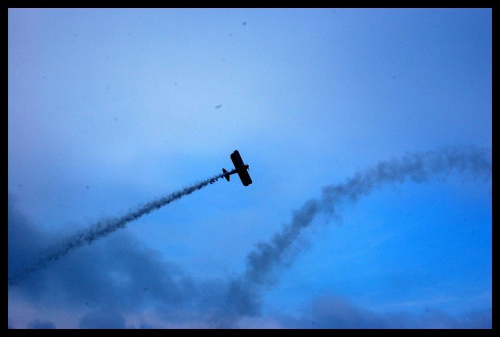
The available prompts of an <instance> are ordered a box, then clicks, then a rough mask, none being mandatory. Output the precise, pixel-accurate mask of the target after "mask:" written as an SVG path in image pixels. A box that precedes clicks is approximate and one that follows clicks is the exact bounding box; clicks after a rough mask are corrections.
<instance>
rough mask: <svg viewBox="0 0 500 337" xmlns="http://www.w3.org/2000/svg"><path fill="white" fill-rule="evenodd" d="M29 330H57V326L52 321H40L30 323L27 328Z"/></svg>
mask: <svg viewBox="0 0 500 337" xmlns="http://www.w3.org/2000/svg"><path fill="white" fill-rule="evenodd" d="M26 328H27V329H55V328H56V326H55V324H54V323H52V322H50V321H40V320H38V319H36V320H34V321H33V322H30V323H29V324H28V325H27V326H26Z"/></svg>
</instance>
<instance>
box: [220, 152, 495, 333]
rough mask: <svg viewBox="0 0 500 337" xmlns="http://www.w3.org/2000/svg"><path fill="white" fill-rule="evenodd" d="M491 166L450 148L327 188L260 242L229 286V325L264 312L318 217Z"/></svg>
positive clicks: (483, 156)
mask: <svg viewBox="0 0 500 337" xmlns="http://www.w3.org/2000/svg"><path fill="white" fill-rule="evenodd" d="M491 165H492V164H491V150H489V149H478V148H475V147H469V148H457V147H445V148H441V149H438V150H435V151H428V152H424V153H416V154H406V155H405V156H403V157H402V158H400V159H392V160H388V161H382V162H380V163H379V164H378V165H376V166H375V167H373V168H369V169H366V170H362V171H359V172H357V173H355V174H354V175H353V176H352V177H351V178H348V179H347V180H346V181H345V182H343V183H339V184H335V185H329V186H326V187H323V189H322V194H321V197H320V198H318V199H315V198H313V199H310V200H307V201H306V202H305V203H304V204H303V205H302V207H300V208H299V209H298V210H296V211H295V212H294V213H293V216H292V220H291V222H290V223H289V224H287V225H285V226H284V227H283V229H282V230H281V231H280V232H278V233H276V234H275V235H274V236H273V237H272V238H271V239H270V240H269V241H268V242H259V243H257V244H256V245H255V249H254V250H253V251H251V252H250V253H249V254H248V255H247V261H246V269H245V272H244V273H243V274H242V275H241V276H239V277H237V278H235V279H233V280H232V281H231V282H230V285H229V287H228V291H227V302H228V304H227V307H228V308H231V309H232V313H231V314H230V317H229V318H228V319H227V321H228V322H229V324H231V322H234V321H235V320H237V319H238V318H241V317H242V316H247V315H252V314H255V313H257V312H258V311H259V308H260V297H259V293H260V292H261V291H262V290H263V287H265V286H269V285H270V284H272V283H273V281H274V279H273V274H274V272H275V271H276V270H277V269H278V268H280V267H283V266H284V265H285V264H286V263H285V262H289V261H290V253H291V251H292V249H291V248H293V247H294V243H295V242H296V241H297V239H298V238H299V237H300V235H301V233H302V231H303V230H304V229H305V228H307V227H309V226H310V225H311V224H312V222H313V220H314V219H315V217H316V216H317V215H318V214H320V213H326V214H328V215H335V209H336V207H337V206H338V205H340V204H341V203H343V202H346V201H351V202H355V201H357V200H358V198H359V197H361V196H366V195H368V194H370V193H371V192H373V191H374V190H375V189H377V188H380V187H382V186H383V185H385V184H390V183H396V182H398V183H403V182H405V181H407V180H410V181H413V182H416V183H422V182H426V181H428V180H429V179H430V178H432V177H438V178H442V179H444V178H446V177H447V176H448V175H449V174H450V173H451V172H452V171H453V170H455V171H457V172H458V173H460V174H461V175H463V177H468V176H470V177H471V178H481V177H483V178H484V179H489V178H491V168H492V167H491ZM235 301H237V302H238V303H235Z"/></svg>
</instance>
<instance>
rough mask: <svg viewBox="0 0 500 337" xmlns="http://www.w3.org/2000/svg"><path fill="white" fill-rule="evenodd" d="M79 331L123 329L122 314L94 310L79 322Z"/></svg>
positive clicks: (123, 320)
mask: <svg viewBox="0 0 500 337" xmlns="http://www.w3.org/2000/svg"><path fill="white" fill-rule="evenodd" d="M78 327H79V328H81V329H125V328H126V326H125V318H124V317H123V315H122V314H120V313H118V312H115V311H109V310H95V311H91V312H89V313H88V314H86V315H85V316H84V317H83V318H82V319H81V320H80V322H79V324H78Z"/></svg>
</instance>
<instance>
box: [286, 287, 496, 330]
mask: <svg viewBox="0 0 500 337" xmlns="http://www.w3.org/2000/svg"><path fill="white" fill-rule="evenodd" d="M278 320H279V321H280V323H281V324H282V325H283V326H284V327H287V328H295V329H415V328H416V329H491V325H492V323H491V322H492V318H491V309H489V310H483V311H473V312H468V313H464V314H462V315H460V316H457V317H453V316H451V315H449V314H447V313H445V312H443V311H440V310H435V309H427V310H424V311H423V312H422V313H409V312H397V313H387V314H378V313H375V312H373V311H370V310H367V309H363V308H361V307H359V306H356V305H354V304H353V303H351V302H350V301H349V300H347V299H345V298H342V297H337V296H331V295H326V296H321V297H318V298H316V299H314V300H313V301H312V302H311V303H310V304H309V306H308V308H307V309H306V310H305V311H304V313H303V314H302V315H300V316H299V317H298V318H295V317H291V316H281V317H279V318H278Z"/></svg>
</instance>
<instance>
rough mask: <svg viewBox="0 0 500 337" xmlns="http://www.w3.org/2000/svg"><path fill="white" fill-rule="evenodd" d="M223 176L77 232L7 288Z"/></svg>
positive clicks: (46, 254) (24, 270) (13, 278)
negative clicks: (71, 252) (48, 264)
mask: <svg viewBox="0 0 500 337" xmlns="http://www.w3.org/2000/svg"><path fill="white" fill-rule="evenodd" d="M223 175H224V174H219V175H216V176H214V177H212V178H210V179H207V180H204V181H202V182H198V183H196V184H194V185H191V186H188V187H186V188H184V189H182V190H180V191H177V192H174V193H172V194H169V195H167V196H165V197H163V198H160V199H158V200H155V201H152V202H150V203H147V204H146V205H144V206H142V207H139V208H138V209H137V210H135V211H132V212H129V213H127V214H125V215H123V216H121V217H118V218H109V219H106V220H102V221H99V222H98V223H96V224H95V225H93V226H92V227H90V228H88V229H85V230H83V231H79V232H78V233H76V234H75V235H73V236H70V237H69V238H67V239H65V240H63V241H62V242H61V243H59V244H57V245H55V246H54V247H53V248H52V249H50V250H47V251H46V252H44V253H42V254H41V256H40V257H39V258H38V260H37V261H36V262H34V263H33V264H32V265H30V266H28V267H25V268H24V269H23V270H22V271H21V272H19V273H17V274H15V275H13V276H9V281H8V283H9V286H11V285H15V284H16V283H17V282H19V281H21V280H22V279H24V278H25V277H26V276H27V275H29V274H30V273H32V272H34V271H36V270H38V269H40V268H42V267H44V266H46V265H47V263H49V262H51V261H55V260H58V259H60V258H61V257H63V256H65V255H66V254H68V253H69V252H70V251H72V250H73V249H75V248H78V247H81V246H83V245H85V244H90V243H92V242H93V241H95V240H97V239H100V238H102V237H105V236H106V235H108V234H110V233H112V232H114V231H116V230H118V229H120V228H124V227H125V226H126V225H127V224H128V223H129V222H131V221H135V220H137V219H139V218H140V217H141V216H143V215H146V214H149V213H151V212H152V211H154V210H157V209H159V208H161V207H163V206H166V205H168V204H170V203H171V202H173V201H175V200H178V199H180V198H182V197H184V196H186V195H188V194H191V193H193V192H195V191H198V190H200V189H202V188H203V187H205V186H207V185H208V184H213V183H214V182H216V181H217V180H218V179H219V178H221V177H222V176H223Z"/></svg>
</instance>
